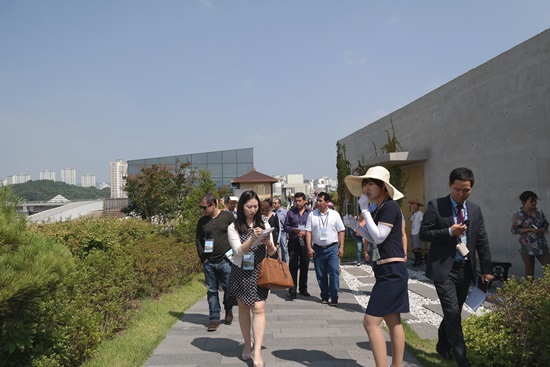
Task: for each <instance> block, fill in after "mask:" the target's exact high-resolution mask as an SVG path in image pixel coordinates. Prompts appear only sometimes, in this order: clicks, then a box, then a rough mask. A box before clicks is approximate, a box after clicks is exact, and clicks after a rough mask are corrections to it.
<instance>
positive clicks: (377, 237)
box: [363, 210, 391, 245]
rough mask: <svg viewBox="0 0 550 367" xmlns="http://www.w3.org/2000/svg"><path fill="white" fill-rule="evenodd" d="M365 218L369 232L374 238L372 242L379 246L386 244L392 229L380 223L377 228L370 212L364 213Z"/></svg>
mask: <svg viewBox="0 0 550 367" xmlns="http://www.w3.org/2000/svg"><path fill="white" fill-rule="evenodd" d="M363 217H364V218H365V220H366V221H367V231H368V232H369V235H370V237H372V242H374V243H375V244H377V245H379V244H381V243H382V242H384V241H385V240H386V238H388V236H389V234H390V232H391V227H390V226H388V225H386V224H383V223H379V224H378V226H377V225H376V223H374V220H373V219H372V215H371V214H370V212H369V211H368V210H364V211H363Z"/></svg>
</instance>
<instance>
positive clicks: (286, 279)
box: [258, 250, 294, 289]
mask: <svg viewBox="0 0 550 367" xmlns="http://www.w3.org/2000/svg"><path fill="white" fill-rule="evenodd" d="M258 285H259V286H260V287H262V288H267V289H289V288H292V287H294V282H293V281H292V276H291V275H290V270H289V269H288V265H287V264H286V263H285V262H284V261H282V260H281V253H280V252H279V250H277V259H272V258H270V257H268V256H267V251H266V254H265V259H263V260H262V262H261V264H260V269H258Z"/></svg>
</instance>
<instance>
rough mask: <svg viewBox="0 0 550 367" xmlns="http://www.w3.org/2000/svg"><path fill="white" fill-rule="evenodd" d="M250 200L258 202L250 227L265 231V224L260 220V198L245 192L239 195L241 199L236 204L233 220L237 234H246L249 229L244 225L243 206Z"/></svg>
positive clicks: (248, 191)
mask: <svg viewBox="0 0 550 367" xmlns="http://www.w3.org/2000/svg"><path fill="white" fill-rule="evenodd" d="M252 199H256V200H257V201H258V211H257V212H256V215H254V224H253V225H252V226H253V227H260V228H264V229H265V224H264V221H263V219H262V213H261V211H260V208H261V202H260V198H259V197H258V195H257V194H256V193H255V192H254V191H252V190H246V191H245V192H243V193H242V194H241V197H240V198H239V203H238V204H237V219H235V228H236V229H237V231H238V232H239V234H245V233H248V228H249V227H248V224H246V216H245V215H244V204H246V203H247V202H248V201H250V200H252Z"/></svg>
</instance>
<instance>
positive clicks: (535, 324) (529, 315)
mask: <svg viewBox="0 0 550 367" xmlns="http://www.w3.org/2000/svg"><path fill="white" fill-rule="evenodd" d="M497 301H498V302H497V303H496V309H495V310H494V311H492V312H488V313H486V314H484V315H483V316H480V317H477V318H476V317H470V318H468V319H466V320H465V322H464V338H465V341H466V345H467V347H468V352H469V354H468V355H469V359H470V360H471V362H472V365H475V366H482V367H483V366H504V367H507V366H514V367H516V366H529V367H531V366H532V367H537V366H541V367H542V366H550V333H549V332H548V330H550V316H549V315H550V266H547V267H545V269H544V277H543V278H541V279H538V280H537V281H533V280H531V279H522V280H520V281H519V282H518V281H516V280H515V279H513V278H512V279H510V280H508V281H507V282H506V283H505V284H504V288H503V289H500V290H499V292H498V296H497Z"/></svg>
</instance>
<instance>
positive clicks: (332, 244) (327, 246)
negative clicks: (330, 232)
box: [313, 242, 338, 248]
mask: <svg viewBox="0 0 550 367" xmlns="http://www.w3.org/2000/svg"><path fill="white" fill-rule="evenodd" d="M337 244H338V242H333V243H331V244H330V245H326V246H319V245H318V244H316V243H314V244H313V246H317V247H320V248H329V247H331V246H334V245H337Z"/></svg>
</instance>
